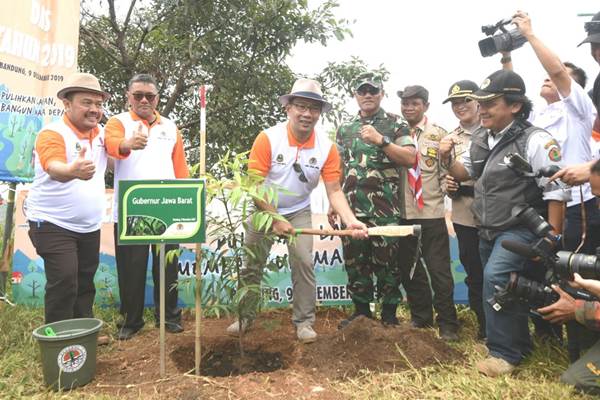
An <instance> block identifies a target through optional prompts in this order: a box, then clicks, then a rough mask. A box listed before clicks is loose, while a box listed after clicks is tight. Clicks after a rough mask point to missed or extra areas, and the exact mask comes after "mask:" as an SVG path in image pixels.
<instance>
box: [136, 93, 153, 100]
mask: <svg viewBox="0 0 600 400" xmlns="http://www.w3.org/2000/svg"><path fill="white" fill-rule="evenodd" d="M132 96H133V98H134V99H135V101H142V99H143V98H144V97H145V98H146V99H147V100H148V101H154V99H155V98H156V94H154V93H132Z"/></svg>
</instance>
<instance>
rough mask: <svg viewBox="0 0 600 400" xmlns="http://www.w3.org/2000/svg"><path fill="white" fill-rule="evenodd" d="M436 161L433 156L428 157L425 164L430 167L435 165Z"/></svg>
mask: <svg viewBox="0 0 600 400" xmlns="http://www.w3.org/2000/svg"><path fill="white" fill-rule="evenodd" d="M434 163H435V160H434V159H433V158H427V159H426V160H425V165H427V166H428V167H429V168H431V167H433V164H434Z"/></svg>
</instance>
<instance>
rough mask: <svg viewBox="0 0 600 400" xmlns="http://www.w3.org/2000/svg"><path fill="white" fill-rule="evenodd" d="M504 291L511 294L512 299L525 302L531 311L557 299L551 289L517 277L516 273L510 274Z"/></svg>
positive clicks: (556, 295)
mask: <svg viewBox="0 0 600 400" xmlns="http://www.w3.org/2000/svg"><path fill="white" fill-rule="evenodd" d="M506 290H507V292H509V293H511V294H513V295H514V297H516V298H518V299H520V300H523V301H526V302H527V303H528V304H529V306H530V307H531V308H532V309H537V308H541V307H545V306H547V305H550V304H552V303H554V302H556V301H557V300H558V298H559V296H558V294H557V293H556V292H555V291H554V290H552V288H551V287H548V286H546V285H545V284H543V283H541V282H536V281H532V280H530V279H527V278H524V277H522V276H519V275H518V274H517V273H516V272H512V273H511V274H510V280H509V282H508V285H507V287H506Z"/></svg>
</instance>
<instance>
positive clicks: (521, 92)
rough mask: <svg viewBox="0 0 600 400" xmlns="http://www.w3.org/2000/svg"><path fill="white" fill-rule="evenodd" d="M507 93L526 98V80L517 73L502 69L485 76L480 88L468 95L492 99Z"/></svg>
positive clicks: (478, 98) (477, 98)
mask: <svg viewBox="0 0 600 400" xmlns="http://www.w3.org/2000/svg"><path fill="white" fill-rule="evenodd" d="M505 94H514V95H518V96H522V97H523V98H525V82H523V79H522V78H521V77H520V76H519V75H518V74H517V73H515V72H513V71H507V70H504V69H501V70H499V71H496V72H494V73H493V74H491V75H490V76H488V77H487V78H485V80H484V81H483V83H482V84H481V85H480V86H479V90H477V91H476V92H475V93H473V94H470V95H469V96H468V97H470V98H472V99H475V100H492V99H495V98H496V97H500V96H504V95H505Z"/></svg>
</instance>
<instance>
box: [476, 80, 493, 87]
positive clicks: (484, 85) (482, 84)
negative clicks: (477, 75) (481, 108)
mask: <svg viewBox="0 0 600 400" xmlns="http://www.w3.org/2000/svg"><path fill="white" fill-rule="evenodd" d="M490 83H492V81H490V79H489V78H488V79H486V80H485V81H483V82H481V85H480V86H479V89H485V88H486V87H488V86H490Z"/></svg>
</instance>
